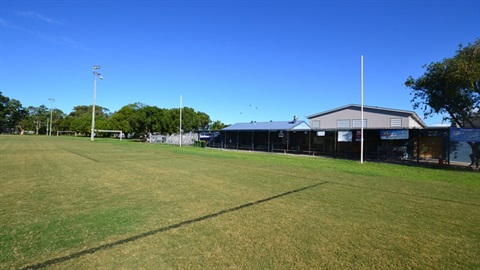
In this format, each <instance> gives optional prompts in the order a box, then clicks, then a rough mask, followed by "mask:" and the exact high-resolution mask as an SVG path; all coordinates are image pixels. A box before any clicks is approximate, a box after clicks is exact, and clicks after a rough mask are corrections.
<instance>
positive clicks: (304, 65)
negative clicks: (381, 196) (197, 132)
mask: <svg viewBox="0 0 480 270" xmlns="http://www.w3.org/2000/svg"><path fill="white" fill-rule="evenodd" d="M479 37H480V0H451V1H447V0H445V1H444V0H437V1H433V0H416V1H413V0H407V1H402V0H391V1H389V0H385V1H380V0H365V1H363V0H358V1H354V0H336V1H334V0H330V1H322V0H318V1H306V0H291V1H289V0H283V1H282V0H278V1H275V0H231V1H227V0H224V1H221V0H216V1H213V0H212V1H207V0H197V1H195V0H189V1H187V0H177V1H173V0H171V1H162V0H158V1H153V0H120V1H112V0H110V1H102V0H96V1H90V0H85V1H79V0H75V1H69V0H64V1H60V0H49V1H42V0H37V1H24V0H0V91H1V92H2V93H3V95H5V96H8V97H10V98H15V99H18V100H20V101H21V102H22V105H23V106H25V107H27V106H40V105H42V104H45V105H46V106H47V107H50V101H49V100H48V98H54V99H55V103H54V107H56V108H59V109H61V110H62V111H63V112H65V113H70V112H71V111H72V108H73V107H74V106H76V105H91V104H92V99H93V80H94V78H93V74H92V66H93V65H100V66H101V69H100V70H99V72H100V73H102V75H103V76H104V80H102V81H99V82H97V105H100V106H103V107H105V108H108V109H109V110H110V111H111V112H115V111H117V110H119V109H120V108H121V107H122V106H124V105H127V104H130V103H135V102H141V103H145V104H147V105H152V106H157V107H160V108H168V109H170V108H174V107H178V106H179V102H180V96H182V97H183V105H184V106H188V107H192V108H194V109H195V110H196V111H202V112H205V113H207V114H208V115H210V117H211V119H212V120H220V121H222V122H224V123H226V124H233V123H236V122H248V121H251V120H255V121H269V120H274V121H277V120H278V121H280V120H290V119H292V118H293V115H298V116H299V117H300V119H305V117H306V116H308V115H311V114H315V113H318V112H322V111H326V110H330V109H333V108H336V107H341V106H343V105H346V104H352V103H353V104H359V103H360V57H361V55H364V90H365V91H364V104H365V105H369V106H379V107H386V108H394V109H401V110H413V109H412V104H411V102H410V100H411V95H410V90H409V89H407V88H405V86H404V82H405V80H406V79H407V78H408V76H410V75H411V76H413V77H419V76H421V75H422V74H423V73H424V69H423V68H422V66H423V65H424V64H429V63H431V62H434V61H440V60H442V59H443V58H445V57H451V56H453V55H454V54H455V51H456V50H457V49H458V45H459V44H460V43H462V44H465V45H466V44H468V43H469V42H473V41H474V40H475V39H477V38H479ZM416 112H417V113H418V114H419V115H420V116H423V114H422V112H421V111H419V110H418V111H416ZM424 121H425V122H426V123H427V124H428V125H434V124H438V123H440V122H441V117H434V118H428V119H425V120H424Z"/></svg>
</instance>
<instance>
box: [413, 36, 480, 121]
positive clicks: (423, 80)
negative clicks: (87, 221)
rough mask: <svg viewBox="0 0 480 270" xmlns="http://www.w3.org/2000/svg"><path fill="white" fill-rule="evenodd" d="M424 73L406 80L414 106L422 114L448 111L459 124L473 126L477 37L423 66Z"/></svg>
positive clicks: (479, 90) (478, 85)
mask: <svg viewBox="0 0 480 270" xmlns="http://www.w3.org/2000/svg"><path fill="white" fill-rule="evenodd" d="M423 67H424V68H425V69H426V72H425V74H423V76H421V77H419V78H417V79H414V78H412V77H411V76H410V77H409V78H408V79H407V81H406V82H405V85H406V86H407V87H408V88H411V89H412V94H413V98H412V102H413V108H414V109H417V108H421V109H423V111H424V114H425V116H430V115H432V114H447V116H446V119H445V120H450V121H451V122H452V123H454V124H456V125H457V126H459V127H465V126H466V125H467V126H470V127H473V128H476V127H477V126H476V124H475V122H474V121H473V120H474V118H475V117H478V111H479V108H480V39H478V40H476V41H475V43H474V44H469V45H468V46H466V47H463V46H462V45H460V47H459V49H458V50H457V53H456V55H455V56H454V57H452V58H445V59H444V60H443V61H441V62H434V63H431V64H430V65H428V66H427V65H424V66H423Z"/></svg>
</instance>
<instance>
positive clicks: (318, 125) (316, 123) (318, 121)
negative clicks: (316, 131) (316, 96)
mask: <svg viewBox="0 0 480 270" xmlns="http://www.w3.org/2000/svg"><path fill="white" fill-rule="evenodd" d="M319 127H320V120H313V121H312V128H319Z"/></svg>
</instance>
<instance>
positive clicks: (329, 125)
mask: <svg viewBox="0 0 480 270" xmlns="http://www.w3.org/2000/svg"><path fill="white" fill-rule="evenodd" d="M361 118H362V117H361V106H360V105H354V104H350V105H346V106H343V107H339V108H336V109H332V110H328V111H325V112H321V113H316V114H312V115H310V116H307V119H308V120H309V122H310V126H311V127H312V129H314V130H333V129H335V130H341V129H358V128H361V126H362V121H361ZM363 119H364V122H363V127H364V128H366V129H378V128H389V129H413V128H420V129H421V128H426V127H427V126H426V125H425V123H424V122H423V121H422V119H421V118H420V117H419V116H418V115H417V114H416V113H415V112H413V111H404V110H397V109H387V108H380V107H373V106H363Z"/></svg>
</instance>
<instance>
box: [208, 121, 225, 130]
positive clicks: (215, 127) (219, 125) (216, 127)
mask: <svg viewBox="0 0 480 270" xmlns="http://www.w3.org/2000/svg"><path fill="white" fill-rule="evenodd" d="M223 128H225V124H224V123H222V122H221V121H220V120H217V121H215V122H213V124H212V125H211V126H210V130H221V129H223Z"/></svg>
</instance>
